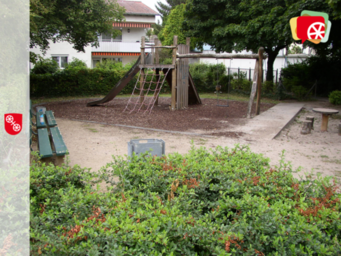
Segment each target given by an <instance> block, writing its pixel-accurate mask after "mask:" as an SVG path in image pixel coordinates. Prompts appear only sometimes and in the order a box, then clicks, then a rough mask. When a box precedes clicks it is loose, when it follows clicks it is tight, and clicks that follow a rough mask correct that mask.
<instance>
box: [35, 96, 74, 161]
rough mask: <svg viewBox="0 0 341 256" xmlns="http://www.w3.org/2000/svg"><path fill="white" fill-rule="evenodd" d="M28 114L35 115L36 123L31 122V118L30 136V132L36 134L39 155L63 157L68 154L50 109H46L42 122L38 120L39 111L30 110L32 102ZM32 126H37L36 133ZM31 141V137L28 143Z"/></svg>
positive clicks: (43, 156) (42, 156)
mask: <svg viewBox="0 0 341 256" xmlns="http://www.w3.org/2000/svg"><path fill="white" fill-rule="evenodd" d="M30 104H31V109H30V114H31V118H32V117H33V116H35V117H36V118H35V119H36V123H33V122H32V120H31V136H32V133H33V134H36V135H37V136H38V149H39V155H40V157H41V158H49V157H55V158H57V159H58V158H60V157H61V158H63V157H64V156H65V155H66V154H68V150H67V147H66V145H65V142H64V140H63V137H62V134H61V133H60V130H59V128H58V127H57V122H56V119H55V117H54V115H53V112H52V111H50V110H49V111H46V112H45V114H44V124H42V123H41V122H40V115H41V114H40V113H38V112H37V113H34V112H33V110H32V103H31V102H30ZM32 126H36V127H37V133H34V131H33V130H32ZM31 143H32V139H30V144H31Z"/></svg>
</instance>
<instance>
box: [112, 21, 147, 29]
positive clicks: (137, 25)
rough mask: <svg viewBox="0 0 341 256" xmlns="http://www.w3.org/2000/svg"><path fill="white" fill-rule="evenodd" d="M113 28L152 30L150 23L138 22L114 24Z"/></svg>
mask: <svg viewBox="0 0 341 256" xmlns="http://www.w3.org/2000/svg"><path fill="white" fill-rule="evenodd" d="M112 26H113V27H117V28H151V24H150V23H136V22H114V23H113V24H112Z"/></svg>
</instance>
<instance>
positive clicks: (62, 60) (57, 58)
mask: <svg viewBox="0 0 341 256" xmlns="http://www.w3.org/2000/svg"><path fill="white" fill-rule="evenodd" d="M52 59H53V60H54V61H55V62H57V63H58V65H59V67H60V68H65V66H66V64H67V63H68V56H52Z"/></svg>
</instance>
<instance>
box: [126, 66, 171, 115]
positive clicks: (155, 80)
mask: <svg viewBox="0 0 341 256" xmlns="http://www.w3.org/2000/svg"><path fill="white" fill-rule="evenodd" d="M170 70H171V69H167V71H166V72H164V70H159V71H157V70H156V69H154V70H150V69H146V70H145V74H144V75H143V79H142V78H141V74H142V72H141V71H140V72H139V76H138V78H137V80H136V83H135V86H134V89H133V92H132V94H131V96H130V98H129V100H128V103H127V105H126V107H125V109H124V110H123V112H125V111H129V113H132V112H134V111H136V112H140V111H141V110H142V111H144V112H143V114H146V113H148V112H149V114H150V113H151V111H152V109H153V107H154V105H155V102H156V100H157V99H158V97H159V93H160V91H161V89H162V86H163V84H164V82H165V80H166V77H167V74H168V72H169V71H170ZM150 71H152V72H150ZM161 73H162V74H161ZM140 79H141V81H140ZM148 94H150V95H148ZM137 95H138V96H137ZM136 96H137V97H136Z"/></svg>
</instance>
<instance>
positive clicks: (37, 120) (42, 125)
mask: <svg viewBox="0 0 341 256" xmlns="http://www.w3.org/2000/svg"><path fill="white" fill-rule="evenodd" d="M36 117H37V118H36V123H37V128H38V129H39V128H46V120H45V115H44V121H45V124H41V123H40V114H39V113H38V112H37V115H36Z"/></svg>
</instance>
